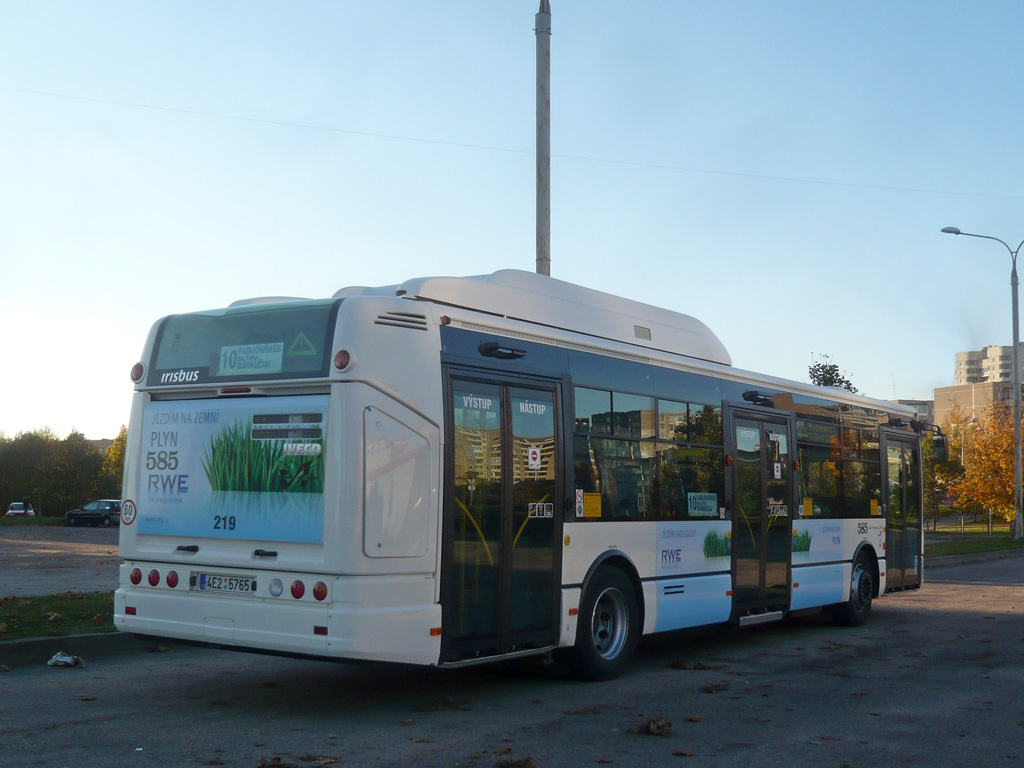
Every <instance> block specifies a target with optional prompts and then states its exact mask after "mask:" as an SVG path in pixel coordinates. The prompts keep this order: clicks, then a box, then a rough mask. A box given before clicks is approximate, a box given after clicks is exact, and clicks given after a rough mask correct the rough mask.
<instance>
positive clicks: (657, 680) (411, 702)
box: [0, 558, 1024, 768]
mask: <svg viewBox="0 0 1024 768" xmlns="http://www.w3.org/2000/svg"><path fill="white" fill-rule="evenodd" d="M1022 608H1024V559H1019V558H1012V559H1004V560H995V561H991V562H981V563H973V564H968V565H959V566H954V567H947V568H943V569H940V570H935V571H933V572H932V573H931V574H930V575H929V582H928V584H926V586H925V587H924V588H923V589H922V590H920V591H918V592H910V593H904V594H900V595H894V596H889V597H886V598H884V599H882V600H879V601H877V602H876V603H875V606H874V608H873V610H872V616H871V618H870V619H869V621H868V623H867V625H865V626H864V627H861V628H857V629H845V628H840V627H835V626H833V625H831V624H830V623H828V622H826V621H824V620H823V617H821V616H819V617H815V618H808V619H801V620H796V621H790V622H786V623H783V624H774V625H766V626H762V627H756V628H752V629H745V630H739V629H710V630H709V629H705V630H701V631H698V632H680V633H672V634H671V635H663V636H659V637H656V638H653V639H650V640H648V641H647V642H645V643H643V644H642V646H641V649H640V653H639V657H638V659H637V660H636V663H635V664H634V665H633V666H632V667H631V668H630V669H629V671H628V672H627V674H626V675H625V676H624V677H622V678H620V679H619V680H615V681H611V682H608V683H581V682H577V681H575V680H572V679H570V678H568V677H565V676H563V675H560V674H558V673H557V672H555V671H553V670H551V669H549V668H544V667H540V666H538V665H523V664H520V665H503V666H497V667H493V666H492V667H477V668H471V669H463V670H458V671H448V672H445V671H440V670H432V669H420V668H405V667H389V666H354V665H345V664H332V663H326V662H315V661H300V660H294V659H282V658H273V657H262V656H253V655H248V654H241V653H236V652H229V651H217V650H212V649H199V648H185V647H170V648H169V649H167V650H159V651H152V649H153V647H154V646H153V644H152V643H145V644H141V645H140V646H139V647H140V648H142V649H143V650H140V651H135V652H132V653H128V654H121V655H115V656H110V657H107V656H104V655H102V654H100V655H98V656H97V658H95V659H91V658H86V666H85V667H84V668H77V669H60V668H52V667H47V666H46V665H45V664H33V665H28V666H20V667H15V668H14V669H12V670H11V671H8V672H0V709H2V710H3V715H2V716H0V765H2V766H8V765H11V766H14V765H18V766H32V765H40V766H76V768H90V767H92V766H96V767H100V766H102V767H103V768H107V767H108V766H122V765H124V766H155V767H159V768H162V767H164V766H202V765H224V766H239V767H241V768H258V766H261V765H281V766H284V765H298V766H317V765H330V764H334V765H342V766H360V767H361V768H372V767H373V766H417V767H421V766H422V767H424V768H428V767H430V766H466V765H470V766H487V767H488V768H489V767H490V766H497V765H502V764H509V765H519V766H528V765H532V766H534V768H553V767H555V766H587V765H603V764H609V765H623V766H627V765H628V766H676V765H686V766H721V767H726V766H728V767H732V766H737V767H741V768H751V767H752V766H787V767H788V766H794V765H796V766H804V765H815V766H835V767H836V768H839V767H840V766H844V765H845V766H851V767H856V768H863V767H864V766H885V768H892V766H894V765H924V764H927V765H929V766H937V767H942V766H950V767H954V766H955V768H963V766H976V765H977V766H982V765H984V766H991V765H1014V764H1020V763H1021V762H1024V700H1022V698H1021V696H1020V692H1021V690H1024V618H1022V614H1021V609H1022ZM659 718H664V719H665V720H667V721H670V722H671V732H670V734H669V735H666V736H654V735H643V734H636V733H631V732H630V729H631V728H634V727H636V726H638V725H641V724H643V723H646V722H648V721H650V720H654V719H659ZM527 758H532V759H533V761H534V762H533V763H530V762H529V761H528V760H527ZM275 761H277V762H275ZM512 761H518V762H512Z"/></svg>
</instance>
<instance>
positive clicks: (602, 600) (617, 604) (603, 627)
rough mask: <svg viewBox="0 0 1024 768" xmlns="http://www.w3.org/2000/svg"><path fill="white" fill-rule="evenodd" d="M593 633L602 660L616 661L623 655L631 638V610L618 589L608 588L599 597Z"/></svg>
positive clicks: (595, 609) (595, 607)
mask: <svg viewBox="0 0 1024 768" xmlns="http://www.w3.org/2000/svg"><path fill="white" fill-rule="evenodd" d="M591 631H592V637H593V641H594V649H595V650H596V651H597V653H598V655H600V656H601V658H603V659H614V658H616V657H618V655H619V654H620V653H622V649H623V648H624V647H625V645H626V639H627V638H628V636H629V609H628V608H627V607H626V597H625V595H623V594H622V592H620V591H619V590H618V589H616V588H614V587H608V588H607V589H606V590H604V592H602V593H601V594H600V595H599V596H598V598H597V602H596V603H595V604H594V620H593V625H592V628H591Z"/></svg>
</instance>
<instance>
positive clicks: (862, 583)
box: [836, 558, 875, 627]
mask: <svg viewBox="0 0 1024 768" xmlns="http://www.w3.org/2000/svg"><path fill="white" fill-rule="evenodd" d="M874 594H875V582H874V579H873V578H872V575H871V569H870V568H868V564H867V563H866V562H865V561H864V559H863V558H858V559H857V561H856V562H855V563H854V564H853V575H852V576H851V577H850V597H849V599H848V600H847V601H846V602H845V603H840V604H839V605H838V606H836V620H837V621H838V622H839V623H840V624H842V625H844V626H847V627H859V626H860V625H861V624H863V623H864V622H865V620H866V619H867V617H868V613H869V612H870V611H871V598H872V597H873V596H874Z"/></svg>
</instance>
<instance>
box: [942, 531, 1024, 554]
mask: <svg viewBox="0 0 1024 768" xmlns="http://www.w3.org/2000/svg"><path fill="white" fill-rule="evenodd" d="M1009 549H1024V540H1020V541H1014V540H1013V539H1012V538H1010V537H1009V536H1008V535H1007V536H988V535H985V536H964V537H959V536H958V537H957V538H955V539H954V538H951V539H950V540H949V541H935V542H929V543H927V544H925V545H924V556H925V557H945V556H946V555H971V554H975V553H978V552H1001V551H1003V550H1009Z"/></svg>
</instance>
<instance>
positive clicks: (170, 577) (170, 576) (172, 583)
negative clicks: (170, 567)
mask: <svg viewBox="0 0 1024 768" xmlns="http://www.w3.org/2000/svg"><path fill="white" fill-rule="evenodd" d="M167 586H168V587H170V588H171V589H174V588H175V587H176V586H178V572H177V571H169V572H168V573H167Z"/></svg>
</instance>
